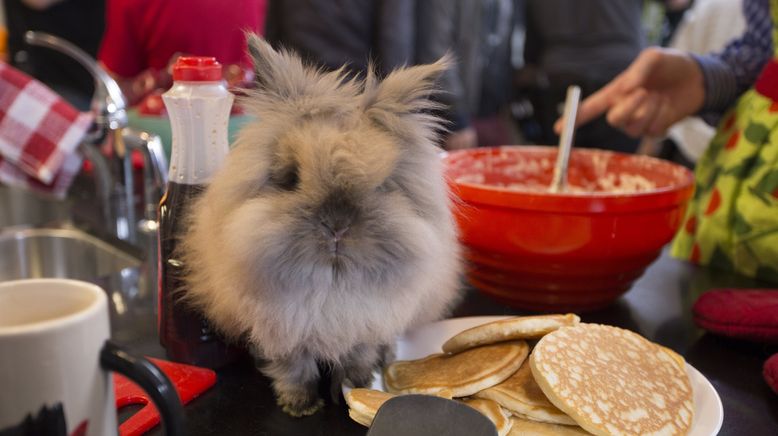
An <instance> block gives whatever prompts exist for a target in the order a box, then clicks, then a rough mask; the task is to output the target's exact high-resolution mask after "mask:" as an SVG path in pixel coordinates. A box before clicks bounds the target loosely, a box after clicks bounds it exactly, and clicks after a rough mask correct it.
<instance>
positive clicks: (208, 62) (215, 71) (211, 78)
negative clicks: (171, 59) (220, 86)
mask: <svg viewBox="0 0 778 436" xmlns="http://www.w3.org/2000/svg"><path fill="white" fill-rule="evenodd" d="M221 79H222V66H221V64H220V63H219V62H217V61H216V58H214V57H209V56H181V57H180V58H178V59H177V60H176V63H175V64H174V65H173V80H183V81H185V82H217V81H219V80H221Z"/></svg>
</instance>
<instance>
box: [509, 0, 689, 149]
mask: <svg viewBox="0 0 778 436" xmlns="http://www.w3.org/2000/svg"><path fill="white" fill-rule="evenodd" d="M665 3H666V4H668V5H672V7H673V8H679V7H683V5H685V4H686V3H688V0H668V1H666V2H665ZM643 6H644V1H643V0H620V1H612V0H527V8H526V14H525V17H526V18H525V19H526V23H525V25H526V37H525V46H524V47H525V48H524V61H525V64H526V66H525V70H524V71H522V72H521V73H520V75H519V76H518V77H519V80H520V81H522V84H521V85H520V86H521V87H522V88H525V89H528V90H529V91H528V92H529V98H530V101H531V103H532V106H533V111H534V116H535V118H536V120H537V122H538V124H539V132H538V133H537V135H536V137H534V138H531V139H532V140H534V141H535V142H538V143H541V144H556V143H557V142H558V141H559V137H558V136H557V135H556V133H555V132H554V129H553V125H554V122H555V121H556V119H557V118H558V117H559V116H560V114H561V109H562V106H563V104H564V99H565V95H566V92H567V88H568V86H570V85H578V86H580V87H581V91H582V96H583V97H584V98H585V97H587V96H589V95H591V94H592V93H594V92H595V91H597V90H598V89H600V88H601V87H602V86H604V85H605V84H606V83H608V82H609V81H611V80H612V79H613V78H614V77H616V75H617V74H619V73H620V72H621V71H623V70H624V69H625V68H627V66H628V65H630V63H631V62H632V61H633V60H634V59H635V58H636V57H637V56H638V54H639V53H640V51H641V50H642V49H643V48H644V47H645V45H646V39H645V35H644V30H643V25H642V18H643V16H642V14H643ZM639 143H640V141H639V139H637V138H632V137H630V136H628V135H625V134H624V133H622V132H621V131H619V130H618V129H614V128H613V127H611V126H610V125H608V123H607V122H606V120H605V118H604V117H598V118H596V119H594V120H592V122H590V123H588V124H586V125H584V126H581V128H580V129H578V130H577V131H576V134H575V145H576V146H577V147H593V148H602V149H607V150H616V151H622V152H635V151H636V150H637V149H638V145H639Z"/></svg>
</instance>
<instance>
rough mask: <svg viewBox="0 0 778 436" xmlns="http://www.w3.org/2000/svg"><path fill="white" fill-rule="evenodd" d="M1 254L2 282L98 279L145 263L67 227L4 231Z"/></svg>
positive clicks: (2, 233) (1, 240) (0, 237)
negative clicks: (36, 279) (14, 280)
mask: <svg viewBox="0 0 778 436" xmlns="http://www.w3.org/2000/svg"><path fill="white" fill-rule="evenodd" d="M0 253H1V254H0V281H2V280H13V279H21V278H40V277H66V278H71V279H80V280H94V279H97V278H100V277H106V276H109V275H111V274H116V273H119V272H121V271H122V270H124V269H127V268H136V267H138V266H140V264H141V260H140V259H139V258H137V257H135V256H132V255H130V254H129V253H128V252H127V250H120V249H119V248H117V247H115V246H113V245H111V244H108V243H107V242H105V241H102V240H100V239H98V238H96V237H94V236H92V235H89V234H87V233H85V232H83V231H80V230H77V229H66V228H62V229H54V228H43V229H36V228H30V229H18V230H13V229H12V230H7V231H5V232H1V233H0Z"/></svg>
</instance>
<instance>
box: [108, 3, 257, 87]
mask: <svg viewBox="0 0 778 436" xmlns="http://www.w3.org/2000/svg"><path fill="white" fill-rule="evenodd" d="M266 9H267V0H228V1H224V0H108V1H107V5H106V23H105V35H104V37H103V42H102V45H101V46H100V52H99V55H98V57H99V59H100V61H102V63H103V64H104V65H105V66H106V67H107V68H108V69H109V70H110V71H111V72H112V73H114V74H116V75H118V76H121V77H125V78H129V77H133V76H136V75H137V74H139V73H141V72H142V71H144V70H146V69H147V68H154V69H163V68H165V67H166V66H167V65H168V61H169V60H170V58H171V56H173V55H174V54H176V53H182V54H187V55H193V56H215V57H216V59H217V60H218V61H219V62H220V63H222V64H224V65H227V64H242V65H244V66H247V67H250V66H251V61H250V58H249V57H248V54H247V52H246V38H245V36H244V33H243V32H244V31H246V30H250V31H252V32H255V33H259V34H262V33H263V30H264V23H265V13H266Z"/></svg>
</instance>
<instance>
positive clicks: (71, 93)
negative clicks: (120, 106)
mask: <svg viewBox="0 0 778 436" xmlns="http://www.w3.org/2000/svg"><path fill="white" fill-rule="evenodd" d="M3 6H4V8H5V20H6V24H7V26H8V61H9V63H10V64H11V65H13V66H14V67H16V68H18V69H19V70H21V71H23V72H25V73H27V74H29V75H30V76H32V77H35V78H36V79H38V80H40V81H41V82H43V83H45V84H46V85H48V86H49V87H50V88H51V89H53V90H54V91H55V92H57V93H58V94H59V95H61V96H62V97H64V98H65V99H66V100H67V101H68V102H70V103H71V104H72V105H73V106H75V107H77V108H78V109H80V110H84V111H85V110H88V109H89V103H90V101H91V97H92V93H93V92H94V80H93V79H92V76H91V75H90V74H89V73H88V72H87V71H86V70H85V69H84V67H82V66H81V64H79V63H78V62H76V61H75V60H73V59H71V58H70V57H68V56H66V55H64V54H61V53H58V52H56V51H54V50H51V49H49V48H44V47H34V46H30V45H27V43H25V42H24V34H25V33H26V32H27V31H28V30H36V31H41V32H46V33H50V34H52V35H55V36H58V37H60V38H63V39H66V40H67V41H70V42H71V43H73V44H75V45H76V46H77V47H79V48H81V49H82V50H84V51H85V52H86V53H87V54H89V55H90V56H92V57H93V58H96V57H97V51H98V47H99V46H100V40H101V38H102V36H103V29H104V22H105V0H3Z"/></svg>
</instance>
